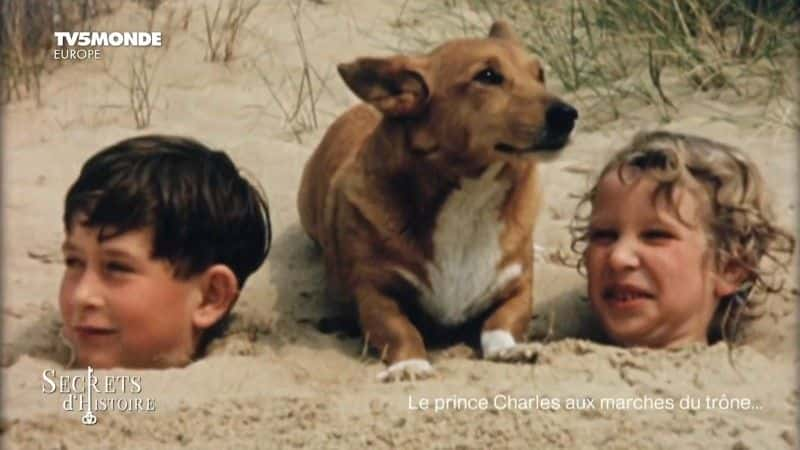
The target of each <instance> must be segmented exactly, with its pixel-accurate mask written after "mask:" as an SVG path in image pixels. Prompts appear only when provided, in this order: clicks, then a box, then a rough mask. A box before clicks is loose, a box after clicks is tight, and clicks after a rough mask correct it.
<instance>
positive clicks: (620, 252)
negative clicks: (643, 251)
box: [608, 239, 639, 271]
mask: <svg viewBox="0 0 800 450" xmlns="http://www.w3.org/2000/svg"><path fill="white" fill-rule="evenodd" d="M608 264H609V266H611V268H612V269H613V270H615V271H623V270H629V269H634V268H636V267H638V266H639V255H638V251H637V248H636V243H635V242H633V241H632V240H631V239H619V240H618V241H617V242H615V243H614V245H613V246H612V247H611V253H610V254H609V257H608Z"/></svg>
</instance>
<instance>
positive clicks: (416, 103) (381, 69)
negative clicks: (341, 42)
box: [337, 56, 430, 117]
mask: <svg viewBox="0 0 800 450" xmlns="http://www.w3.org/2000/svg"><path fill="white" fill-rule="evenodd" d="M337 69H339V75H341V76H342V79H344V82H345V83H346V84H347V86H348V87H349V88H350V89H351V90H352V91H353V92H354V93H355V94H356V95H358V96H359V98H361V99H362V100H364V101H365V102H367V103H370V104H372V106H374V107H376V108H378V110H380V111H381V112H382V113H383V114H385V115H387V116H389V117H409V116H413V115H415V114H419V113H420V112H422V110H423V109H424V108H425V105H426V104H427V103H428V98H429V97H430V88H429V83H428V79H427V78H428V77H427V76H426V70H425V60H424V59H423V58H413V57H409V56H394V57H390V58H359V59H357V60H356V61H354V62H351V63H347V64H339V65H338V66H337Z"/></svg>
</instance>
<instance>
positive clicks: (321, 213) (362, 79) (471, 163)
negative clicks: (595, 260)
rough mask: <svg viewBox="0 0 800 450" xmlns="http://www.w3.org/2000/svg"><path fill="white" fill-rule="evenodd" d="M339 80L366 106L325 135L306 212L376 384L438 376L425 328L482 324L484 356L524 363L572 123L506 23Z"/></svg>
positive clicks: (352, 66)
mask: <svg viewBox="0 0 800 450" xmlns="http://www.w3.org/2000/svg"><path fill="white" fill-rule="evenodd" d="M339 73H340V74H341V76H342V78H343V79H344V81H345V82H346V83H347V85H348V86H349V87H350V89H352V90H353V92H355V93H356V95H358V96H359V97H360V98H361V99H363V100H364V101H365V102H366V103H365V104H360V105H358V106H355V107H354V108H352V109H350V110H349V111H347V112H346V113H345V114H344V115H342V116H341V117H339V118H338V119H337V120H336V121H335V122H334V123H333V124H332V125H331V127H330V129H329V130H328V132H327V134H326V135H325V137H324V138H323V140H322V142H321V143H320V145H319V147H318V148H317V149H316V151H315V152H314V154H313V156H312V157H311V159H310V160H309V161H308V163H307V164H306V167H305V171H304V173H303V179H302V184H301V186H300V192H299V197H298V206H299V210H300V219H301V221H302V224H303V227H304V228H305V230H306V232H307V233H308V234H309V235H310V236H311V238H312V239H314V240H315V241H316V242H317V243H319V244H320V246H321V247H322V251H323V254H324V258H325V266H326V270H327V276H328V280H329V283H333V284H334V286H335V287H336V288H337V289H338V290H339V291H340V292H342V293H343V294H345V295H346V296H348V297H351V298H354V299H355V301H356V304H357V307H358V316H359V320H360V323H361V328H362V330H363V333H364V335H365V338H366V340H367V341H368V342H369V344H370V345H371V346H373V347H374V348H376V349H377V350H378V351H379V352H381V354H382V357H383V359H384V361H386V362H387V363H388V364H389V368H388V369H387V370H386V371H384V372H382V373H381V374H380V375H379V377H380V378H381V379H399V378H406V377H409V376H411V377H420V376H422V377H424V376H427V375H430V374H432V373H433V370H432V368H431V366H430V364H429V363H428V361H427V359H426V353H425V345H424V343H423V338H422V335H421V334H420V332H419V331H418V329H417V327H416V326H415V324H414V323H416V322H417V321H418V320H419V319H420V318H419V317H418V316H420V315H422V316H425V317H424V320H427V321H428V322H432V323H434V324H437V325H439V326H441V327H453V326H457V325H461V324H464V323H465V322H468V321H469V320H472V319H476V318H485V321H484V322H483V324H482V332H481V347H482V350H483V355H484V357H488V358H494V359H508V358H514V353H515V349H517V350H518V351H520V350H519V349H520V348H521V347H520V346H519V345H518V344H517V343H518V342H520V340H522V339H523V337H524V334H525V332H526V329H527V326H528V324H529V322H530V319H531V313H532V305H533V300H532V295H531V291H532V280H533V255H532V251H533V242H532V239H533V237H532V235H533V226H534V222H535V219H536V214H537V209H538V207H539V203H540V198H539V187H538V182H537V175H536V165H537V161H539V160H542V159H549V158H552V157H554V156H555V155H556V154H557V153H558V150H559V149H561V148H562V147H563V146H564V145H565V143H566V142H567V140H568V137H569V134H570V132H571V131H572V128H573V126H574V123H575V119H576V118H577V115H578V114H577V112H576V111H575V109H574V108H572V107H571V106H569V105H567V104H565V103H563V102H562V101H560V100H559V99H558V98H556V97H555V96H553V95H552V94H550V93H549V92H547V90H546V89H545V86H544V74H543V72H542V68H541V66H540V65H539V63H538V62H537V61H536V60H535V59H534V58H533V57H531V56H530V55H529V54H528V53H527V52H526V51H525V49H524V48H523V46H522V45H521V44H520V43H519V42H518V40H517V38H516V37H515V36H514V35H513V32H512V31H511V30H510V28H509V26H508V25H507V24H506V23H505V22H496V23H495V24H494V25H493V26H492V29H491V31H490V33H489V37H488V38H485V39H463V40H455V41H450V42H447V43H445V44H443V45H441V46H440V47H438V48H437V49H435V50H434V51H433V52H431V53H430V54H428V55H423V56H405V55H401V56H395V57H390V58H361V59H358V60H356V61H355V62H353V63H349V64H342V65H340V66H339ZM408 311H416V312H415V313H413V314H409V313H408Z"/></svg>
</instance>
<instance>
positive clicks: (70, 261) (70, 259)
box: [64, 256, 83, 269]
mask: <svg viewBox="0 0 800 450" xmlns="http://www.w3.org/2000/svg"><path fill="white" fill-rule="evenodd" d="M64 265H66V266H67V267H68V268H70V269H79V268H81V267H83V260H81V259H80V258H76V257H74V256H67V257H65V258H64Z"/></svg>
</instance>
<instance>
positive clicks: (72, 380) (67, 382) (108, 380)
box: [42, 367, 156, 425]
mask: <svg viewBox="0 0 800 450" xmlns="http://www.w3.org/2000/svg"><path fill="white" fill-rule="evenodd" d="M42 393H43V394H47V395H51V394H59V395H61V396H62V398H63V400H62V402H61V407H62V409H63V410H64V411H78V412H82V413H83V415H82V416H81V423H83V424H84V425H94V424H96V423H97V416H96V415H95V413H99V412H105V411H122V412H145V413H147V412H153V411H155V410H156V402H155V400H154V399H152V398H145V397H142V396H141V394H142V377H141V376H135V375H134V376H131V375H105V376H102V377H98V376H96V375H95V374H94V369H92V368H91V367H88V368H87V369H86V375H58V374H57V373H56V370H55V369H46V370H44V371H43V372H42Z"/></svg>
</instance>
